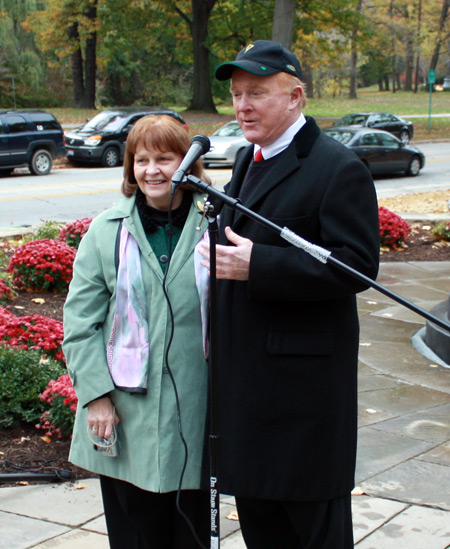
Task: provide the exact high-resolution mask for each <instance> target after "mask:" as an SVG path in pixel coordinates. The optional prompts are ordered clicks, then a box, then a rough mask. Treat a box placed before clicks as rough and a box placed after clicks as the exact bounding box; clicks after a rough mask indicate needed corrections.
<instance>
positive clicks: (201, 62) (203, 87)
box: [189, 0, 217, 112]
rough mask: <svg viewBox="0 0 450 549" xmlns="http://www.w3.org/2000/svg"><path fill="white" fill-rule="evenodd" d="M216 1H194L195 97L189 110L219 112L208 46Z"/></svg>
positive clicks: (191, 25)
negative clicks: (210, 23)
mask: <svg viewBox="0 0 450 549" xmlns="http://www.w3.org/2000/svg"><path fill="white" fill-rule="evenodd" d="M215 3H216V0H192V22H191V23H190V29H191V34H192V40H193V49H194V86H193V91H194V95H193V97H192V101H191V104H190V105H189V109H191V110H195V111H205V112H217V110H216V106H215V105H214V101H213V97H212V89H211V80H210V74H209V49H208V48H207V46H206V39H207V37H208V21H209V17H210V15H211V12H212V9H213V7H214V4H215Z"/></svg>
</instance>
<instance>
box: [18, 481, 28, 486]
mask: <svg viewBox="0 0 450 549" xmlns="http://www.w3.org/2000/svg"><path fill="white" fill-rule="evenodd" d="M17 484H20V486H28V481H26V480H20V481H19V482H18V483H17Z"/></svg>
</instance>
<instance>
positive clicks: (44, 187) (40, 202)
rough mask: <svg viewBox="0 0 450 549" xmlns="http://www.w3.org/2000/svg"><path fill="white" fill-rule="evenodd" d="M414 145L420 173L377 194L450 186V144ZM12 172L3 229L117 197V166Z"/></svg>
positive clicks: (91, 211) (90, 213)
mask: <svg viewBox="0 0 450 549" xmlns="http://www.w3.org/2000/svg"><path fill="white" fill-rule="evenodd" d="M419 147H420V149H421V150H422V151H423V152H424V153H425V156H426V165H425V168H424V169H423V170H422V171H421V172H420V175H419V176H418V177H403V176H401V175H398V176H393V177H379V178H377V179H376V180H375V186H376V189H377V194H378V196H379V197H380V198H387V197H390V196H397V195H399V194H409V193H414V192H426V191H434V190H441V189H449V190H450V145H449V143H448V142H447V143H423V144H420V145H419ZM16 172H18V173H16ZM16 172H14V173H13V174H12V175H11V176H9V177H4V178H1V179H0V227H2V228H6V227H17V226H36V225H40V224H42V223H43V221H46V220H53V221H62V222H66V221H73V220H75V219H79V218H82V217H94V216H96V215H97V214H99V213H100V212H102V211H103V210H105V209H107V208H109V207H110V206H111V205H112V204H113V203H114V202H116V201H117V200H118V199H119V198H120V196H121V194H120V186H121V183H122V168H70V169H56V168H55V169H53V170H52V172H51V173H50V174H49V175H47V176H40V177H37V176H32V175H30V174H29V172H28V170H26V169H21V170H16ZM208 174H209V175H210V177H211V179H212V181H213V183H214V184H215V185H217V186H218V187H219V188H220V186H221V185H223V184H224V183H225V182H227V181H228V180H229V178H230V174H231V170H228V169H223V168H222V169H209V170H208Z"/></svg>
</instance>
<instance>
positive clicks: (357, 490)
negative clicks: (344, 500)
mask: <svg viewBox="0 0 450 549" xmlns="http://www.w3.org/2000/svg"><path fill="white" fill-rule="evenodd" d="M365 493H366V492H364V490H362V488H360V487H359V486H355V487H354V488H353V490H352V496H363V495H364V494H365Z"/></svg>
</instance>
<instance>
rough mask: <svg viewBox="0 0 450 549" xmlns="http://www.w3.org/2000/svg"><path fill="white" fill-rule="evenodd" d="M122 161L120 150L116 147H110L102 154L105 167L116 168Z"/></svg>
mask: <svg viewBox="0 0 450 549" xmlns="http://www.w3.org/2000/svg"><path fill="white" fill-rule="evenodd" d="M119 162H120V157H119V151H118V150H117V149H116V147H108V148H107V149H105V150H104V151H103V154H102V166H103V167H104V168H115V167H116V166H117V165H118V164H119Z"/></svg>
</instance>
